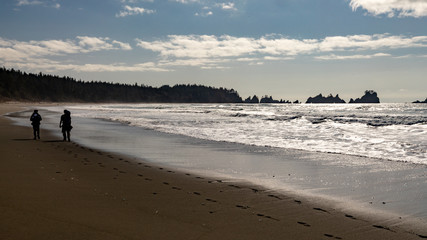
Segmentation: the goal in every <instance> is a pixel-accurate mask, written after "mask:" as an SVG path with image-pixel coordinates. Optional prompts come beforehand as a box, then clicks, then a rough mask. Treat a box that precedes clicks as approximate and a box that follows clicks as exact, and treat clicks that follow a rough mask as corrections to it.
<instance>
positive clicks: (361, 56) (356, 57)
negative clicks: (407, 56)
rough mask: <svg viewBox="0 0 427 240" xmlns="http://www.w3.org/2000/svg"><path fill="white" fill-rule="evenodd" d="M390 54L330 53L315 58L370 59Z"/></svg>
mask: <svg viewBox="0 0 427 240" xmlns="http://www.w3.org/2000/svg"><path fill="white" fill-rule="evenodd" d="M390 56H391V54H387V53H375V54H368V55H361V54H357V55H346V56H344V55H340V56H339V55H335V54H331V55H328V56H318V57H315V58H316V59H319V60H349V59H371V58H377V57H390Z"/></svg>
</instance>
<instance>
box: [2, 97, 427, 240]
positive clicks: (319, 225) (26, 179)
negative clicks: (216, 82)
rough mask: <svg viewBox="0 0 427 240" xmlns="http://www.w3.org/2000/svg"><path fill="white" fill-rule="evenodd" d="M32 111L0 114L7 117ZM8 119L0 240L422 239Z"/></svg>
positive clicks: (5, 121) (380, 223) (4, 139)
mask: <svg viewBox="0 0 427 240" xmlns="http://www.w3.org/2000/svg"><path fill="white" fill-rule="evenodd" d="M24 106H25V104H16V103H15V104H0V114H1V115H3V114H4V113H6V112H11V111H16V110H19V109H20V108H21V107H24ZM41 133H42V135H41V137H42V139H41V140H37V141H34V140H32V129H31V128H30V125H29V127H20V126H15V125H12V124H11V121H10V120H9V119H7V118H5V117H3V116H1V117H0V146H1V160H0V213H1V220H0V239H221V240H225V239H421V238H423V237H424V238H426V237H425V236H423V235H422V234H426V233H420V232H416V233H413V232H410V231H407V230H405V229H404V228H402V227H398V226H394V224H393V223H390V222H387V221H372V220H366V219H367V218H364V217H363V216H356V215H353V216H351V215H349V214H346V213H343V212H340V211H337V210H335V209H333V208H332V207H325V206H323V205H322V206H320V205H316V204H315V203H313V202H309V201H305V200H304V199H302V198H295V197H290V196H284V195H281V194H277V193H274V192H271V191H268V190H265V189H261V188H258V187H256V186H248V185H246V184H243V183H230V182H227V181H222V180H220V179H209V178H206V177H201V176H195V175H192V174H188V173H185V172H177V171H175V170H174V169H166V168H162V167H161V166H155V165H153V164H148V163H140V162H139V163H138V162H136V161H133V159H132V158H129V157H125V156H120V155H117V154H110V153H108V152H101V151H97V150H94V149H89V148H86V147H84V146H80V145H78V144H76V143H73V142H71V143H69V142H62V141H58V140H59V139H58V138H57V137H53V136H52V135H49V133H48V132H45V131H43V129H42V132H41Z"/></svg>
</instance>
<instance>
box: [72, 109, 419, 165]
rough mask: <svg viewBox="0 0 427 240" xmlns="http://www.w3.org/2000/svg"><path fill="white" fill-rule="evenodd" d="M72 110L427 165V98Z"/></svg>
mask: <svg viewBox="0 0 427 240" xmlns="http://www.w3.org/2000/svg"><path fill="white" fill-rule="evenodd" d="M71 110H73V116H76V117H83V118H98V119H105V120H111V121H118V122H121V123H124V124H128V125H130V126H137V127H142V128H146V129H153V130H156V131H161V132H167V133H173V134H181V135H185V136H190V137H194V138H198V139H206V140H213V141H224V142H233V143H242V144H248V145H255V146H268V147H277V148H291V149H300V150H307V151H316V152H327V153H339V154H346V155H356V156H364V157H369V158H380V159H385V160H391V161H404V162H410V163H417V164H426V165H427V105H425V104H365V105H363V104H354V105H353V104H319V105H314V104H290V105H289V104H254V105H250V104H132V105H130V104H128V105H127V104H103V105H85V106H73V107H71ZM348 164H354V163H348Z"/></svg>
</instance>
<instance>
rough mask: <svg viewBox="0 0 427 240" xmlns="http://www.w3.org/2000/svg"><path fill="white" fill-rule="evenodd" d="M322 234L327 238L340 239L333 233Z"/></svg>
mask: <svg viewBox="0 0 427 240" xmlns="http://www.w3.org/2000/svg"><path fill="white" fill-rule="evenodd" d="M323 236H325V237H328V238H335V239H342V238H340V237H335V236H334V235H332V234H328V233H325V234H323Z"/></svg>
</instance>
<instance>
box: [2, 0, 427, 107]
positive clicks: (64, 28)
mask: <svg viewBox="0 0 427 240" xmlns="http://www.w3.org/2000/svg"><path fill="white" fill-rule="evenodd" d="M0 66H5V67H6V68H15V69H20V70H23V71H26V72H36V73H38V72H43V73H49V74H54V75H59V76H63V75H67V76H71V77H74V78H76V79H82V80H85V81H91V80H95V81H107V82H121V83H131V84H133V83H135V82H137V83H138V84H145V85H151V86H162V85H166V84H168V85H175V84H178V83H183V84H203V85H209V86H214V87H226V88H233V89H235V90H237V91H238V92H239V93H240V95H241V96H242V97H243V98H246V97H247V96H249V95H254V94H256V95H258V96H263V95H272V96H273V97H274V98H275V99H281V98H283V99H287V100H296V99H299V100H300V101H305V100H306V99H307V98H308V97H309V96H314V95H317V94H318V93H323V94H329V93H332V94H334V95H335V94H340V96H341V97H342V98H344V99H345V100H346V101H348V100H349V98H351V97H352V98H356V97H360V96H362V95H363V92H364V91H365V90H368V89H373V90H376V91H377V92H378V93H379V96H380V98H381V100H382V101H383V102H409V101H414V100H417V99H420V100H423V99H425V98H426V97H427V0H224V1H212V0H90V1H87V0H3V1H2V6H1V8H0Z"/></svg>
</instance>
